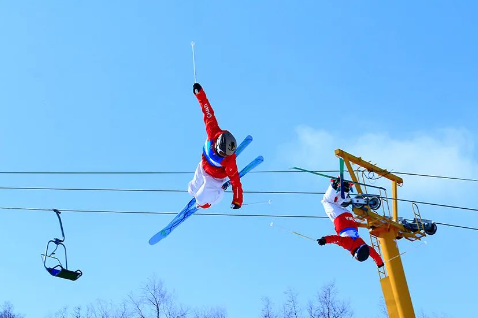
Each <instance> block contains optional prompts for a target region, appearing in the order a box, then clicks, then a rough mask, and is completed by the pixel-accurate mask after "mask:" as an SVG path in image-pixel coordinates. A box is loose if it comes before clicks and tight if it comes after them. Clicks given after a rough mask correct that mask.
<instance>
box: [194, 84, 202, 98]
mask: <svg viewBox="0 0 478 318" xmlns="http://www.w3.org/2000/svg"><path fill="white" fill-rule="evenodd" d="M200 91H202V87H201V85H200V84H199V83H194V85H193V93H194V95H196V94H198V93H199V92H200Z"/></svg>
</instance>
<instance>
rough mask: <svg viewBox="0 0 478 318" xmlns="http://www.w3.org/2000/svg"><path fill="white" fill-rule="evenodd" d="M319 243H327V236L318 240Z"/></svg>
mask: <svg viewBox="0 0 478 318" xmlns="http://www.w3.org/2000/svg"><path fill="white" fill-rule="evenodd" d="M317 243H319V245H325V244H326V243H327V241H326V240H325V237H321V238H319V239H318V240H317Z"/></svg>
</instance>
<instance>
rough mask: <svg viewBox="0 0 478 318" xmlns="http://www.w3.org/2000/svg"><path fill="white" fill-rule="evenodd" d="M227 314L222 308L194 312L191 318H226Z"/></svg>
mask: <svg viewBox="0 0 478 318" xmlns="http://www.w3.org/2000/svg"><path fill="white" fill-rule="evenodd" d="M226 317H227V313H226V310H225V309H224V308H220V307H218V308H209V309H203V310H196V311H195V312H194V315H193V318H226Z"/></svg>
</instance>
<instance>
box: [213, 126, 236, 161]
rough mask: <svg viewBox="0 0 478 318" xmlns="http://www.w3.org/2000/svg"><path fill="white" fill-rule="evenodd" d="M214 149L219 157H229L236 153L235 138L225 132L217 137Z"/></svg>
mask: <svg viewBox="0 0 478 318" xmlns="http://www.w3.org/2000/svg"><path fill="white" fill-rule="evenodd" d="M214 147H215V149H216V152H217V153H218V154H219V155H220V156H221V157H226V156H230V155H232V154H234V152H235V151H236V148H237V143H236V138H234V136H233V135H232V134H231V133H230V132H228V131H225V132H223V133H222V134H220V135H219V137H217V139H216V144H215V146H214Z"/></svg>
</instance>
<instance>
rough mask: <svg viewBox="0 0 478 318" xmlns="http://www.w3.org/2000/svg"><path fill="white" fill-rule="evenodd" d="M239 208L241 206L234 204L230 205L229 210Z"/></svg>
mask: <svg viewBox="0 0 478 318" xmlns="http://www.w3.org/2000/svg"><path fill="white" fill-rule="evenodd" d="M240 208H241V206H240V205H239V204H236V203H232V204H231V209H234V210H237V209H240Z"/></svg>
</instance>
